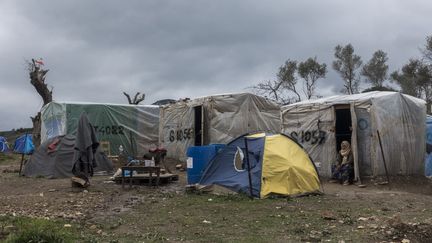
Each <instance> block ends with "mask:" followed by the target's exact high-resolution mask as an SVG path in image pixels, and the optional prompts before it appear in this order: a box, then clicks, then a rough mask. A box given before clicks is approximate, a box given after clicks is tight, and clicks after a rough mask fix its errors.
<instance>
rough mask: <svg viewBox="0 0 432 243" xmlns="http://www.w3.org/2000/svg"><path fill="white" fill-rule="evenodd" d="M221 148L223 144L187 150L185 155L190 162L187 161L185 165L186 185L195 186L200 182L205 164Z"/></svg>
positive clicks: (194, 147)
mask: <svg viewBox="0 0 432 243" xmlns="http://www.w3.org/2000/svg"><path fill="white" fill-rule="evenodd" d="M223 147H225V144H210V145H206V146H192V147H189V148H188V150H187V153H186V155H187V156H188V157H190V158H192V161H188V163H187V164H188V168H187V180H188V184H195V183H198V182H199V181H200V180H201V176H202V173H203V172H204V170H205V169H206V167H207V164H208V163H209V162H210V161H211V160H212V159H213V157H214V156H215V155H216V154H217V152H218V151H219V149H221V148H223ZM190 158H189V159H188V160H190Z"/></svg>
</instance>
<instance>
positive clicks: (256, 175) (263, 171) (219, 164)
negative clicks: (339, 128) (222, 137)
mask: <svg viewBox="0 0 432 243" xmlns="http://www.w3.org/2000/svg"><path fill="white" fill-rule="evenodd" d="M199 184H201V185H220V186H223V187H226V188H228V189H231V190H233V191H236V192H242V193H245V194H248V195H250V196H253V197H258V198H265V197H267V196H269V195H274V194H275V195H299V194H305V193H313V192H318V191H319V190H320V181H319V178H318V173H317V170H316V168H315V166H314V164H313V162H312V160H311V159H310V157H309V155H308V154H307V153H306V151H305V150H304V149H303V148H302V147H301V146H300V145H299V144H297V143H296V142H295V141H294V140H292V139H291V138H289V137H288V136H286V135H283V134H275V135H272V134H265V133H257V134H252V135H243V136H240V137H238V138H236V139H234V140H233V141H232V142H230V143H228V144H227V146H225V147H223V148H221V149H220V150H219V151H218V153H217V154H216V156H215V157H214V158H213V159H212V160H211V161H210V162H209V164H208V166H207V168H206V169H205V171H204V173H203V175H202V177H201V180H200V182H199Z"/></svg>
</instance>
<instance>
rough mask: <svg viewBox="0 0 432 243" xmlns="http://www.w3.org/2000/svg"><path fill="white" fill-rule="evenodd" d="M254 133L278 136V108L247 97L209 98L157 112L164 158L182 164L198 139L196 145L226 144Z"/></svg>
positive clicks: (172, 105) (175, 105)
mask: <svg viewBox="0 0 432 243" xmlns="http://www.w3.org/2000/svg"><path fill="white" fill-rule="evenodd" d="M199 107H201V108H199ZM199 109H201V110H202V112H201V113H200V112H199ZM200 115H201V116H200ZM198 116H200V117H198ZM197 122H198V123H197ZM199 123H201V124H199ZM199 125H201V129H200V126H199ZM199 130H201V132H199ZM256 131H263V132H269V133H278V132H279V131H280V107H279V105H277V104H276V103H274V102H272V101H270V100H268V99H266V98H263V97H260V96H257V95H253V94H249V93H239V94H222V95H212V96H207V97H201V98H197V99H193V100H187V101H179V102H177V103H175V104H171V105H167V106H164V107H163V108H161V114H160V127H159V138H160V143H161V144H162V145H163V146H164V147H165V148H166V149H167V151H168V154H167V156H168V157H171V158H176V159H180V160H182V161H184V160H186V150H187V148H188V147H189V146H194V145H195V144H196V142H197V138H198V136H200V137H201V138H198V139H201V140H202V141H201V144H197V145H206V144H211V143H227V142H229V141H231V140H233V139H234V138H236V137H238V136H241V135H243V134H245V133H248V132H256Z"/></svg>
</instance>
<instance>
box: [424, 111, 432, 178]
mask: <svg viewBox="0 0 432 243" xmlns="http://www.w3.org/2000/svg"><path fill="white" fill-rule="evenodd" d="M425 176H427V177H432V116H429V115H428V116H426V159H425Z"/></svg>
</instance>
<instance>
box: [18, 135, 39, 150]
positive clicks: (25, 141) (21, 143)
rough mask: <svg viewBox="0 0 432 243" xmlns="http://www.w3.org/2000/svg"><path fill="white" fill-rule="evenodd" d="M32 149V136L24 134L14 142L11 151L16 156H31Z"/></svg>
mask: <svg viewBox="0 0 432 243" xmlns="http://www.w3.org/2000/svg"><path fill="white" fill-rule="evenodd" d="M34 149H35V147H34V144H33V136H32V135H31V134H24V135H21V136H19V137H18V138H17V139H16V140H15V144H14V149H13V151H14V152H15V153H18V154H32V153H33V151H34Z"/></svg>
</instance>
